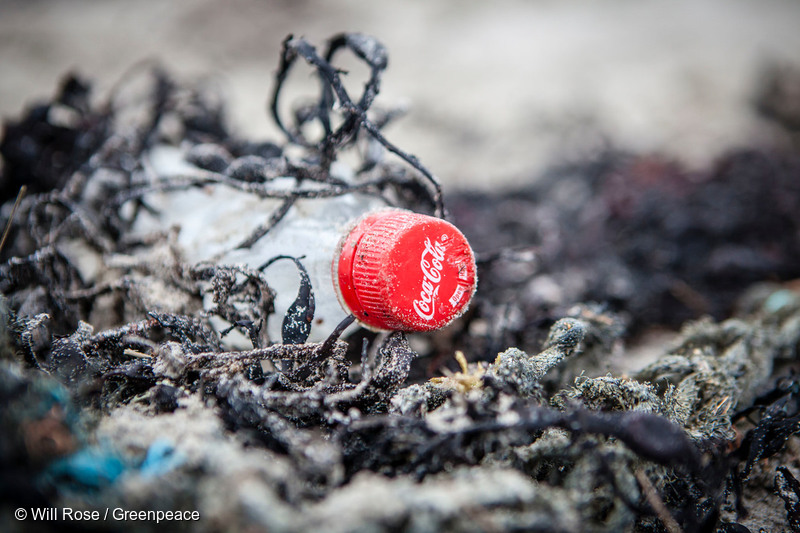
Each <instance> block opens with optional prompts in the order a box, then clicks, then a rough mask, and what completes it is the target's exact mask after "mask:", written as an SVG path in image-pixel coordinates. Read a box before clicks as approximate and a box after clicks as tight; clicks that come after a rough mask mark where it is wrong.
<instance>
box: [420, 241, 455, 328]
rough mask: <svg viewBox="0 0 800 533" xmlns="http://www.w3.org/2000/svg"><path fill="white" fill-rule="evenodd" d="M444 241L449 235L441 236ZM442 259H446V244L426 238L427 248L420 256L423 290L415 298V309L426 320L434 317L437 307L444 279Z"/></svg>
mask: <svg viewBox="0 0 800 533" xmlns="http://www.w3.org/2000/svg"><path fill="white" fill-rule="evenodd" d="M441 240H442V241H446V240H447V235H442V236H441ZM442 261H444V244H442V243H441V242H439V241H438V240H437V241H434V242H433V243H432V242H431V240H430V239H429V238H427V237H426V238H425V249H424V250H423V251H422V255H421V256H420V258H419V266H420V269H421V270H422V290H421V291H420V293H419V299H415V300H414V311H415V312H416V313H417V315H419V317H420V318H421V319H423V320H425V321H429V320H431V319H432V318H433V313H434V310H435V309H436V297H437V296H438V295H439V284H440V283H441V281H442V268H443V267H442Z"/></svg>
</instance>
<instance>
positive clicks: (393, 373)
mask: <svg viewBox="0 0 800 533" xmlns="http://www.w3.org/2000/svg"><path fill="white" fill-rule="evenodd" d="M345 51H349V52H351V53H353V54H354V55H355V56H356V57H357V58H359V59H360V60H361V61H363V62H364V63H365V64H366V65H367V67H368V68H369V71H370V74H369V78H368V80H367V81H366V84H365V86H364V91H363V93H362V95H360V96H359V97H357V98H354V97H352V96H351V95H350V94H348V93H347V91H346V89H345V87H344V85H343V84H342V83H341V78H342V76H344V75H345V73H343V72H342V71H340V70H339V69H338V68H337V67H336V63H335V59H336V57H337V56H338V55H339V54H341V53H343V52H345ZM387 57H388V55H387V52H386V50H385V49H384V48H383V46H382V45H380V43H378V42H377V41H376V40H374V39H372V38H370V37H367V36H364V35H358V34H345V35H340V36H335V37H334V38H333V39H331V41H330V42H329V44H328V48H327V50H326V51H324V52H322V53H319V52H318V51H317V50H316V49H315V48H314V47H313V46H312V45H311V44H310V43H308V42H307V41H305V40H304V39H299V38H293V37H290V38H288V39H287V40H286V41H285V42H284V49H283V52H282V55H281V58H280V65H279V68H278V72H277V75H276V84H275V88H274V91H273V93H272V97H271V100H270V110H271V112H272V113H273V116H274V118H275V120H276V122H277V123H278V125H279V126H280V128H281V130H282V131H283V132H284V133H285V134H286V137H287V139H288V140H287V142H285V143H280V142H273V141H269V142H251V141H247V140H244V139H239V138H237V137H236V136H235V135H233V134H231V133H230V132H229V131H228V130H227V127H226V124H225V119H224V109H223V106H222V105H221V103H220V101H219V99H218V98H216V97H215V96H214V95H213V94H212V93H210V92H208V90H207V89H204V88H185V87H183V86H181V85H180V84H178V83H177V82H175V81H174V80H173V79H171V78H170V76H168V75H167V74H166V73H165V72H163V71H162V70H160V69H158V68H148V69H140V70H138V71H136V72H133V73H131V74H130V75H129V76H126V77H125V78H124V79H123V80H121V81H120V83H119V84H118V85H117V87H116V88H115V89H114V91H113V92H112V94H111V95H110V96H109V97H108V98H107V99H106V100H105V101H104V102H101V103H100V104H98V105H92V104H91V103H90V102H91V99H90V87H89V84H88V83H87V82H85V81H81V80H80V79H78V78H77V77H76V76H70V77H68V78H67V79H66V80H65V82H64V83H63V84H62V87H61V88H60V90H59V93H58V95H57V96H56V97H55V98H54V100H53V101H52V102H50V103H46V104H43V105H40V106H38V107H35V108H32V109H31V110H30V111H29V112H28V113H27V114H26V115H25V116H24V117H23V118H22V119H20V120H18V121H16V122H13V123H9V124H7V125H6V127H5V130H4V137H3V141H2V143H0V153H2V156H3V167H2V174H0V193H1V194H2V201H3V206H2V210H0V214H1V215H2V219H1V220H0V222H2V223H3V226H4V227H5V226H6V224H7V225H8V227H9V233H8V239H7V240H6V242H5V244H4V245H3V247H2V249H0V260H2V264H0V290H2V295H3V296H2V299H0V311H2V324H1V326H2V329H0V349H2V357H1V359H2V366H0V396H2V398H0V399H2V405H3V409H2V428H3V430H4V431H3V433H2V436H0V452H2V453H1V454H0V460H2V464H3V473H2V477H0V480H2V487H0V489H1V490H0V492H2V494H3V496H4V502H9V503H8V504H6V503H4V504H3V506H2V508H0V514H1V515H2V516H0V529H3V530H4V531H5V530H9V531H10V530H15V529H17V530H18V529H21V528H22V526H24V525H25V523H24V522H23V523H18V522H16V521H14V520H13V518H9V517H11V516H12V514H11V513H12V512H13V509H14V508H15V507H19V506H24V507H31V506H43V507H53V506H68V505H69V506H73V507H80V508H82V509H83V508H86V509H101V508H116V507H121V508H125V509H128V510H131V511H135V510H153V511H155V510H162V511H163V510H189V511H198V512H199V515H200V517H201V518H200V519H199V520H198V521H196V522H192V523H183V524H178V526H177V527H178V528H179V529H180V528H184V529H187V530H194V531H218V530H229V531H242V530H253V529H264V530H278V531H307V530H328V531H359V530H367V529H369V530H404V529H405V530H415V531H441V530H454V531H492V530H499V531H505V530H526V531H625V530H628V531H663V530H668V531H678V530H682V531H746V530H752V531H755V530H758V528H759V527H764V528H767V529H775V528H781V527H787V526H788V527H790V528H793V529H796V528H797V520H798V519H797V512H798V511H797V509H798V498H800V494H799V493H798V483H797V479H796V478H797V468H798V465H797V464H796V459H795V458H794V457H795V456H794V452H793V449H794V448H793V447H796V445H797V444H796V442H795V440H796V439H795V437H794V434H795V433H796V431H797V429H798V428H800V426H798V424H799V423H800V422H798V420H800V413H799V412H798V409H800V400H798V394H800V386H798V381H797V379H796V376H795V375H794V373H793V371H795V370H796V359H797V352H798V346H800V294H798V289H797V286H796V282H792V281H791V280H793V279H796V278H798V277H800V272H798V270H800V243H799V242H798V240H797V235H798V228H799V227H800V218H798V215H797V213H798V212H800V209H798V208H800V189H798V187H799V186H800V185H799V184H800V182H798V181H797V179H796V177H797V175H798V169H800V159H799V158H798V155H797V154H796V153H793V152H790V153H777V152H776V153H771V152H766V151H761V152H757V151H744V152H737V153H735V154H732V155H730V156H728V157H726V158H724V159H723V160H721V162H720V163H719V164H718V165H717V166H715V167H714V168H712V169H710V170H708V171H705V172H696V173H689V172H686V171H683V170H681V169H680V167H679V166H678V165H676V164H672V163H666V162H664V161H661V160H659V159H657V158H653V157H640V156H639V157H637V156H626V155H621V154H608V155H605V156H604V157H602V158H601V159H600V161H599V162H597V163H594V164H587V165H584V166H575V167H571V168H568V169H559V170H557V171H554V172H553V173H552V174H550V175H548V176H545V177H544V178H543V179H542V180H540V181H538V182H537V183H535V184H533V185H531V186H529V187H528V188H526V189H524V190H522V191H513V192H506V191H488V192H484V193H481V194H477V193H476V194H469V193H458V194H452V195H448V196H447V197H446V198H443V196H442V191H441V187H440V185H439V183H438V180H436V178H435V177H434V176H433V175H432V174H431V173H430V172H429V170H428V169H427V168H426V167H425V166H424V165H422V164H421V163H420V162H419V161H418V160H417V159H416V158H414V157H413V156H411V155H410V154H407V153H405V152H403V151H402V150H401V149H399V148H398V147H396V146H394V145H393V144H391V143H390V142H389V141H388V140H387V139H386V137H385V136H384V135H383V133H382V132H381V128H382V127H383V126H385V125H386V124H387V123H388V122H389V121H390V120H391V119H393V118H395V117H396V116H397V113H396V112H395V111H394V110H391V109H388V110H387V109H379V108H378V106H377V104H376V97H377V95H378V92H379V89H380V81H381V75H382V73H383V72H384V70H385V69H386V68H387V65H388V60H387ZM298 60H301V61H302V62H305V64H306V65H309V66H310V69H311V72H313V73H314V74H316V75H317V76H318V78H319V80H320V93H319V97H318V99H317V100H316V101H315V102H313V103H312V104H310V105H309V104H308V103H307V102H306V103H304V104H302V105H301V106H300V107H296V108H295V109H294V110H293V112H291V113H287V111H286V110H285V109H284V106H283V103H284V100H285V99H286V96H287V95H286V94H284V93H285V82H286V80H287V79H288V77H289V76H290V74H291V73H292V72H293V71H294V69H298V68H300V65H301V62H300V61H298ZM286 116H292V117H293V122H291V123H290V122H289V121H288V120H286V118H285V117H286ZM312 123H316V124H317V125H318V126H320V128H319V129H320V130H321V132H322V133H321V136H320V137H319V138H312V137H311V134H310V131H312V130H313V128H309V127H308V126H309V125H311V124H312ZM164 154H167V156H168V157H167V160H169V161H172V163H175V165H177V166H178V167H179V168H180V169H181V171H180V172H178V173H171V174H168V175H166V174H160V173H159V169H161V168H164V167H163V166H159V164H161V163H159V164H154V161H161V162H163V161H165V159H164V158H162V159H159V158H160V157H162V156H164ZM176 154H177V156H178V157H177V158H176ZM298 154H299V155H298ZM391 154H393V155H391ZM345 155H347V156H348V157H351V158H352V157H355V158H356V159H357V163H356V164H355V165H353V166H351V167H349V170H348V168H347V167H346V165H344V162H343V160H344V159H345V157H344V156H345ZM170 158H171V159H170ZM343 165H344V166H343ZM283 178H289V179H283ZM276 183H281V184H284V185H286V184H287V183H288V185H287V186H286V187H283V186H282V187H277V185H276ZM22 185H26V186H27V193H26V194H25V195H24V197H22V198H21V199H20V200H19V201H18V202H17V201H16V200H17V198H18V193H19V190H20V188H21V187H22ZM287 187H288V188H287ZM211 188H215V189H214V190H217V189H221V190H225V191H231V192H232V194H234V193H235V194H236V195H240V197H242V198H256V199H264V198H268V199H269V200H271V201H273V204H271V205H274V206H275V209H274V210H273V211H271V212H270V213H261V212H259V213H256V215H257V216H258V217H260V218H258V219H257V222H256V223H254V225H253V226H252V227H251V228H250V229H249V230H248V231H246V232H243V234H242V235H238V236H237V239H236V240H235V244H234V246H235V247H236V249H237V250H242V249H245V250H250V249H257V247H258V245H259V242H262V240H263V239H265V238H268V236H269V235H270V234H271V232H273V231H274V230H275V228H276V227H277V225H279V224H281V223H282V222H287V221H289V222H290V221H291V217H292V216H293V213H294V212H295V211H297V210H298V209H299V208H300V207H302V205H303V202H314V201H317V200H319V201H323V200H325V199H329V198H342V199H345V200H346V199H347V198H349V197H350V196H351V195H356V194H359V195H366V196H369V197H371V198H373V199H375V200H376V201H377V203H378V204H380V205H391V206H397V207H402V208H405V209H409V210H413V211H417V212H425V213H429V214H433V215H435V216H448V213H451V214H452V217H453V220H454V221H455V222H456V223H457V225H458V226H459V227H460V228H462V229H463V230H464V232H465V234H466V235H467V237H468V238H469V239H470V241H471V243H472V244H473V246H474V248H475V249H476V250H477V252H478V267H479V272H478V275H479V277H480V280H481V284H480V285H479V288H478V291H477V293H476V295H475V299H474V303H473V306H472V307H471V309H470V310H469V311H468V312H467V313H465V314H464V315H463V316H462V317H460V318H459V319H458V320H457V321H456V322H454V323H453V324H452V325H451V326H449V327H448V328H446V329H444V330H442V331H438V332H432V333H427V334H413V335H412V334H409V333H405V332H400V331H395V332H382V333H381V332H372V331H368V330H366V329H364V328H355V329H353V327H352V322H353V319H352V317H350V318H348V319H346V320H344V321H342V322H341V323H339V324H338V325H337V324H330V325H327V324H326V327H327V328H328V329H327V330H326V335H324V336H323V337H322V338H321V339H320V340H314V339H312V338H311V337H310V336H309V335H310V333H311V332H313V331H315V330H314V328H318V329H319V324H317V323H316V322H314V320H313V318H314V316H315V314H314V310H315V309H316V307H317V306H319V305H322V304H323V302H321V295H322V294H324V293H323V290H322V288H321V287H314V286H313V285H312V283H311V277H310V276H309V273H308V272H307V269H306V267H305V264H304V262H303V259H304V258H303V257H298V256H295V255H286V254H276V255H275V256H272V257H264V258H263V259H262V260H261V261H260V262H259V263H258V265H259V267H260V268H258V267H251V266H248V265H247V264H230V263H225V262H220V261H212V260H203V261H191V260H189V259H187V253H188V252H187V251H186V250H185V249H183V248H181V246H180V242H181V241H180V239H181V235H182V233H181V232H186V231H201V230H198V229H197V228H194V229H193V228H187V227H163V228H159V229H158V231H149V232H142V231H137V229H140V228H141V226H137V224H139V223H140V221H141V220H142V219H143V218H146V217H150V218H151V219H156V220H157V219H158V217H159V216H166V215H167V214H165V213H161V212H159V208H158V205H157V204H156V203H155V202H154V201H153V198H155V196H154V194H161V193H164V194H170V193H173V192H175V193H177V192H186V191H190V192H192V193H197V194H198V195H202V194H205V192H206V191H208V190H209V189H211ZM209 194H210V193H209ZM445 200H446V201H447V203H446V204H445ZM15 203H16V204H17V208H16V209H14V204H15ZM446 206H447V207H448V209H445V207H446ZM245 214H246V213H244V212H243V213H242V216H244V215H245ZM249 214H250V215H252V214H253V213H249ZM137 221H139V222H137ZM219 257H224V255H222V256H219ZM279 263H280V264H284V265H285V266H287V267H289V268H291V269H293V274H294V276H295V278H294V279H295V280H299V284H298V281H293V283H291V284H288V283H287V284H276V283H274V282H272V280H273V279H276V278H274V277H272V276H271V269H272V268H274V267H273V265H275V266H277V264H279ZM763 281H770V282H772V283H771V284H761V285H754V284H755V283H757V282H763ZM779 282H781V283H782V284H779ZM278 295H281V296H282V295H287V297H288V300H289V302H290V305H288V306H287V307H286V311H285V312H283V311H281V312H280V313H278V312H276V301H277V299H278ZM703 315H709V316H705V317H703ZM688 319H692V320H691V321H689V322H687V320H688ZM220 324H223V326H220ZM270 324H274V325H277V326H278V329H277V330H278V331H279V332H280V334H279V335H274V334H271V333H270V329H269V326H270ZM655 326H659V327H671V328H677V327H679V326H682V329H681V331H680V333H679V334H677V335H676V337H675V338H674V340H673V343H672V344H671V345H669V346H663V347H661V349H660V356H659V357H657V358H656V359H655V360H654V361H652V362H650V363H649V364H647V365H644V366H643V367H641V368H632V367H631V366H630V365H627V366H626V365H625V364H624V362H625V358H626V344H629V343H630V342H632V341H634V340H635V337H634V335H636V334H638V333H641V332H643V331H647V330H648V328H652V327H655ZM348 328H349V329H348ZM236 333H238V334H240V335H241V339H239V340H237V341H236V342H233V341H231V337H232V336H234V335H235V334H236ZM242 343H243V344H242ZM455 363H457V364H458V368H459V370H456V371H454V370H452V369H455V368H456V366H455ZM448 367H449V368H450V369H448ZM773 486H774V487H775V490H774V491H773V490H772V487H773ZM776 509H777V510H779V511H780V513H779V514H777V515H776V514H775V513H776ZM128 526H129V524H128ZM162 526H163V524H162ZM98 527H100V528H103V527H106V528H111V529H117V528H119V527H123V526H119V524H117V525H113V524H112V525H110V524H104V525H99V526H98ZM137 528H141V529H142V530H157V529H158V528H159V525H158V524H156V523H149V522H147V521H144V522H139V523H137Z"/></svg>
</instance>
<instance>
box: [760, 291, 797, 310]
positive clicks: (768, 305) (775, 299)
mask: <svg viewBox="0 0 800 533" xmlns="http://www.w3.org/2000/svg"><path fill="white" fill-rule="evenodd" d="M796 298H797V295H796V294H795V293H794V292H792V291H790V290H788V289H781V290H777V291H775V292H773V293H772V294H770V295H769V298H767V301H766V302H764V309H766V310H767V311H768V312H770V313H774V312H776V311H780V310H781V309H783V308H784V307H786V306H787V305H790V304H791V303H792V302H794V301H795V300H796Z"/></svg>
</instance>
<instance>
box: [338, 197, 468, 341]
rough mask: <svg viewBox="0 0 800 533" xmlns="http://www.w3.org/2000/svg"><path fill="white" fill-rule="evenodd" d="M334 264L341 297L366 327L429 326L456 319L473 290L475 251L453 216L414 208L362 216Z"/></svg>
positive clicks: (422, 328)
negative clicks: (441, 216) (449, 219)
mask: <svg viewBox="0 0 800 533" xmlns="http://www.w3.org/2000/svg"><path fill="white" fill-rule="evenodd" d="M336 255H337V257H336V258H335V259H334V262H333V279H334V280H337V281H338V290H337V292H338V294H339V301H340V302H341V304H342V306H343V307H344V308H345V309H348V310H349V311H350V312H351V313H353V315H355V317H356V318H357V319H358V320H359V321H360V322H361V323H362V324H364V325H365V326H368V327H370V328H373V329H382V330H403V331H429V330H433V329H439V328H442V327H444V326H446V325H447V324H449V323H450V322H452V321H453V320H455V319H456V318H457V317H458V316H459V315H461V313H463V312H464V310H465V309H466V308H467V304H469V301H470V300H471V299H472V295H473V294H474V293H475V286H476V276H475V256H474V255H473V253H472V249H471V248H470V246H469V243H467V239H466V238H465V237H464V235H463V234H462V233H461V232H460V231H458V229H457V228H456V227H455V226H453V225H452V224H450V223H449V222H447V221H444V220H442V219H439V218H434V217H429V216H426V215H420V214H419V213H413V212H410V211H401V210H394V209H391V210H383V211H378V212H375V213H370V214H368V215H366V216H364V217H362V218H361V219H360V220H359V221H358V222H357V223H356V225H355V227H354V228H353V230H352V231H350V233H349V234H347V235H346V236H345V237H344V239H343V240H342V242H341V243H340V244H339V253H338V254H336Z"/></svg>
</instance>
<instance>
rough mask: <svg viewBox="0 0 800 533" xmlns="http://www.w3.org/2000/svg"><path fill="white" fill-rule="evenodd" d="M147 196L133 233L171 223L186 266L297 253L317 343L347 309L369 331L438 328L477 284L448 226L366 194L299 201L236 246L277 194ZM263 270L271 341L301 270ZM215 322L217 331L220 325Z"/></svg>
mask: <svg viewBox="0 0 800 533" xmlns="http://www.w3.org/2000/svg"><path fill="white" fill-rule="evenodd" d="M149 159H150V162H151V164H152V167H153V170H154V171H155V172H156V174H158V175H159V176H162V177H164V176H174V175H186V174H192V173H196V172H197V168H196V167H193V166H192V165H190V164H189V163H187V162H186V161H185V160H184V158H183V154H182V152H181V151H180V150H178V149H176V148H170V147H157V148H155V149H153V150H151V153H150V154H149ZM269 186H270V187H274V188H275V189H276V190H281V189H283V190H289V189H291V188H293V187H295V186H296V180H295V179H294V178H285V179H283V178H278V179H273V180H270V182H269ZM146 201H147V203H148V205H150V206H152V207H153V208H155V210H156V212H157V213H158V214H157V215H152V214H149V213H145V214H141V215H139V216H138V217H137V220H136V221H135V224H134V233H140V232H141V233H146V232H151V231H154V230H164V229H166V228H169V227H172V226H179V227H180V231H179V233H178V238H177V241H178V242H177V244H178V247H179V248H180V250H181V252H182V254H183V257H184V259H185V260H186V261H188V262H189V263H192V264H196V263H200V262H204V261H211V262H214V263H217V264H221V265H222V264H228V265H233V264H243V265H247V266H248V267H250V268H257V267H259V266H260V265H263V264H264V263H265V262H267V261H269V260H270V259H271V258H273V257H275V256H278V255H288V256H292V257H298V258H300V257H302V258H303V259H301V262H302V263H303V266H304V267H305V268H306V270H307V271H308V274H309V278H310V280H311V284H312V287H313V290H314V295H315V303H316V309H315V313H314V320H313V323H312V327H311V333H310V336H309V339H308V340H309V341H320V340H323V339H325V338H326V337H327V336H328V335H329V334H330V333H331V331H332V330H333V329H334V328H335V327H336V325H337V324H339V323H340V322H341V321H342V320H343V319H344V318H346V317H347V315H348V314H350V313H352V314H354V315H355V316H356V318H357V319H358V320H359V321H360V322H361V323H362V324H363V325H366V326H367V327H370V328H372V329H404V330H429V329H437V328H439V327H443V326H444V325H446V324H447V323H449V322H450V321H452V319H454V318H455V317H456V316H457V315H459V314H460V313H461V312H463V310H464V309H465V308H466V306H467V305H468V303H469V300H470V299H471V297H472V294H473V292H474V290H475V260H474V257H473V254H472V251H471V249H470V248H469V245H468V244H467V243H466V239H464V237H463V235H461V233H460V232H459V231H458V230H457V229H456V228H455V227H454V226H452V225H451V224H449V223H448V222H445V221H443V220H441V219H436V218H433V217H427V216H424V215H419V214H417V213H412V212H409V211H403V210H397V209H388V208H387V207H386V205H385V204H384V202H383V201H382V200H381V199H379V198H376V197H374V196H369V195H364V194H358V193H353V194H347V195H343V196H336V197H331V198H324V199H300V200H297V201H295V203H294V204H293V205H292V207H291V208H290V209H289V210H288V212H287V213H286V215H285V216H284V217H283V218H282V219H281V220H280V221H279V222H278V223H277V224H276V225H275V226H274V227H272V228H271V229H270V231H269V232H268V233H267V234H266V235H264V236H263V237H261V238H260V239H258V240H257V241H256V242H255V243H254V244H252V246H250V247H248V248H238V246H239V244H240V243H241V242H242V241H243V240H244V239H245V238H246V237H247V236H248V235H250V234H251V233H252V232H253V231H254V230H255V229H256V228H257V227H258V226H259V225H261V224H263V223H264V222H265V221H266V220H268V219H269V217H270V214H271V213H273V212H274V211H275V210H277V209H279V208H280V206H281V204H282V200H279V199H273V198H266V199H265V198H259V197H258V196H256V195H254V194H250V193H247V192H243V191H238V190H234V189H232V188H230V187H226V186H224V185H210V186H206V187H191V188H187V189H182V190H177V191H168V192H158V193H152V194H149V195H148V196H147V197H146ZM264 275H265V278H266V280H267V283H268V284H269V285H270V287H272V288H273V289H274V290H275V291H276V299H275V303H274V306H275V313H276V315H277V319H271V320H270V321H269V327H268V334H269V336H270V338H271V339H273V340H278V339H280V338H281V334H280V332H281V319H280V317H282V316H283V314H284V313H285V311H286V309H288V308H289V306H290V305H291V304H292V302H293V301H294V299H295V298H296V296H297V288H298V286H299V283H300V276H299V272H298V270H297V267H296V266H295V265H294V264H293V263H292V262H291V261H277V262H275V263H273V264H271V265H270V266H269V267H268V268H267V269H266V270H265V271H264ZM211 307H212V302H211V301H210V299H209V301H207V302H206V308H207V309H211ZM215 320H216V323H214V321H212V323H214V325H215V327H217V328H219V329H220V330H222V329H225V327H227V325H228V324H227V323H225V322H224V321H223V320H222V319H215ZM228 337H229V338H226V342H227V344H228V345H230V346H232V347H236V348H240V349H245V348H248V347H250V343H249V340H246V339H245V338H244V336H243V335H232V336H231V335H229V336H228Z"/></svg>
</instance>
